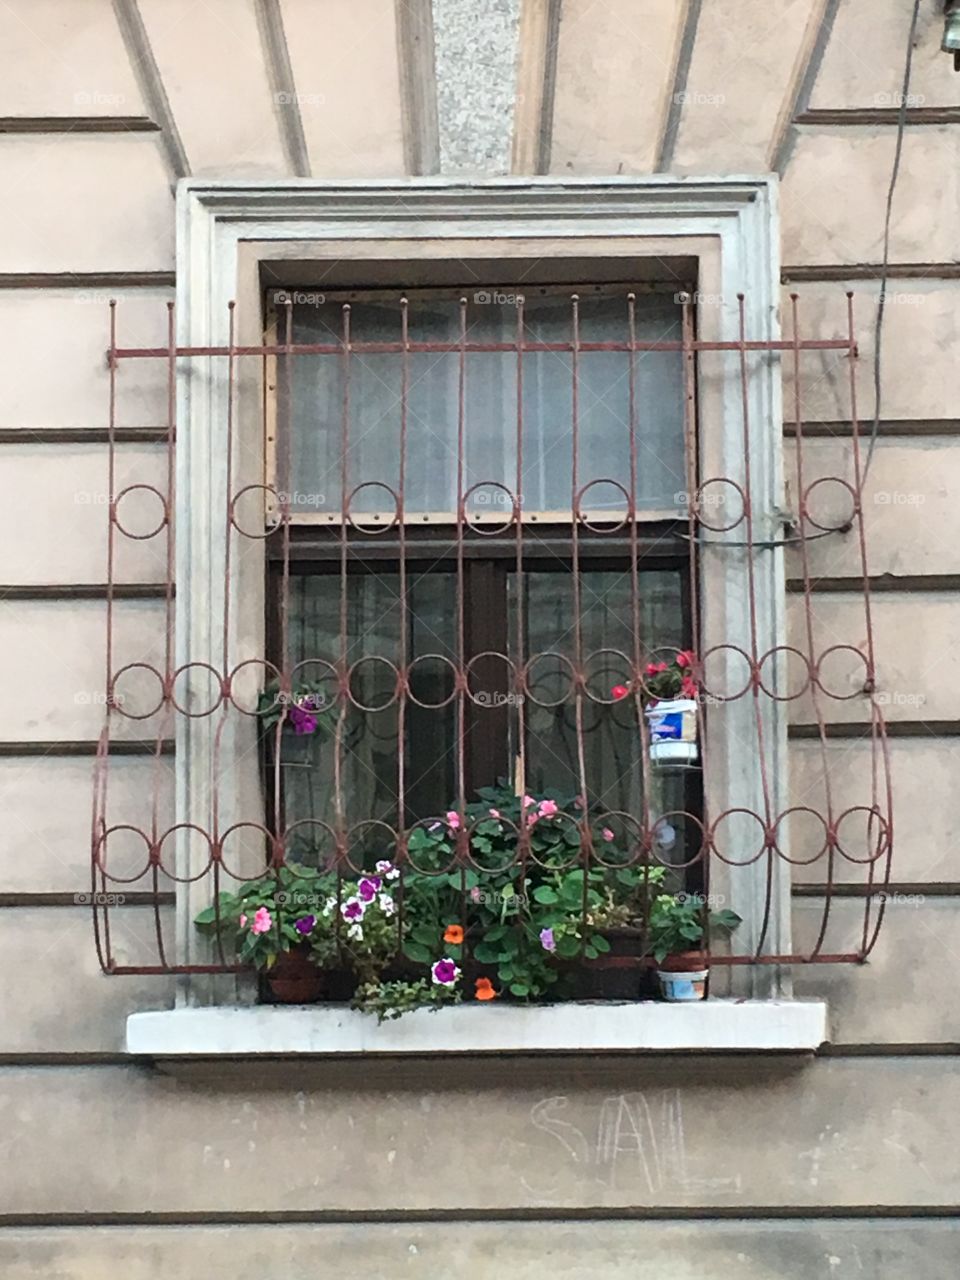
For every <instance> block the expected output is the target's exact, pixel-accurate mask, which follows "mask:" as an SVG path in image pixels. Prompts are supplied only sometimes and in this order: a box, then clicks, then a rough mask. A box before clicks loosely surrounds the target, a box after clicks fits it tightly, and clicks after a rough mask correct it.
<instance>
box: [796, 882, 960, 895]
mask: <svg viewBox="0 0 960 1280" xmlns="http://www.w3.org/2000/svg"><path fill="white" fill-rule="evenodd" d="M791 892H792V893H793V896H794V897H795V898H825V897H826V896H827V889H826V885H824V884H823V883H820V884H818V883H817V882H816V881H810V882H806V881H804V882H803V883H797V884H794V885H792V886H791ZM895 893H897V894H904V895H916V896H917V897H922V898H956V897H960V883H958V882H957V881H947V880H929V881H927V880H920V881H915V880H910V881H907V880H891V881H890V882H889V883H888V884H881V883H874V884H873V885H866V884H848V883H845V882H841V883H839V884H834V885H833V886H832V887H831V889H830V896H831V897H834V898H865V897H867V895H868V894H873V895H874V896H875V897H876V896H877V895H879V894H887V895H888V896H889V895H892V894H895Z"/></svg>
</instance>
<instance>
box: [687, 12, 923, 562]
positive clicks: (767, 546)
mask: <svg viewBox="0 0 960 1280" xmlns="http://www.w3.org/2000/svg"><path fill="white" fill-rule="evenodd" d="M920 3H921V0H914V3H913V14H912V16H911V19H910V33H909V35H908V37H907V52H906V59H905V62H904V68H903V81H902V86H901V90H900V100H899V102H898V104H897V107H898V112H897V140H896V146H895V148H894V154H893V169H892V170H891V173H890V184H889V186H888V188H887V201H886V211H885V214H884V221H883V261H882V265H881V268H880V297H879V301H878V304H877V319H876V324H875V328H874V340H873V392H874V413H873V423H872V425H871V428H870V442H869V444H868V445H867V456H866V459H865V461H864V464H863V472H862V475H861V489H862V488H863V485H864V484H866V480H867V473H868V472H869V470H870V464H871V463H872V462H873V454H874V450H875V449H876V446H877V437H878V436H879V434H880V415H881V409H882V391H881V386H880V373H881V347H882V343H883V318H884V313H885V311H886V304H887V282H888V280H889V277H890V227H891V222H892V219H893V200H894V196H895V195H896V192H897V182H898V180H899V178H900V163H901V160H902V159H903V141H904V136H905V134H906V129H907V109H908V106H909V100H910V81H911V77H912V74H913V47H914V42H915V40H916V36H917V26H918V23H919V20H920ZM851 528H852V525H849V524H847V525H843V526H841V527H840V528H838V529H826V530H824V531H823V532H821V533H810V534H804V535H801V536H800V537H796V538H778V539H773V540H770V541H758V542H727V541H726V540H725V539H704V538H696V539H695V541H696V542H698V543H699V544H700V545H701V546H707V547H753V548H756V549H757V550H760V551H772V550H774V549H775V548H776V547H793V546H798V545H799V544H800V543H802V542H816V540H817V539H818V538H827V537H829V536H830V535H831V534H832V533H848V532H849V531H850V529H851ZM682 536H683V537H686V538H689V535H688V534H684V535H682Z"/></svg>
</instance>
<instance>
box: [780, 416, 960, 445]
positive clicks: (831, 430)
mask: <svg viewBox="0 0 960 1280" xmlns="http://www.w3.org/2000/svg"><path fill="white" fill-rule="evenodd" d="M801 425H802V427H803V436H804V439H807V440H823V439H833V438H834V437H837V438H838V439H841V440H842V439H844V438H846V437H849V436H852V435H853V424H852V423H851V422H849V421H848V422H839V421H834V422H804V423H802V424H801ZM783 434H784V435H785V436H789V437H791V438H793V437H794V436H796V434H797V424H796V423H795V422H785V423H784V424H783ZM872 434H873V423H872V422H870V421H869V420H867V421H861V422H858V423H857V435H858V436H870V435H872ZM877 435H878V437H879V438H881V439H883V438H884V437H890V438H893V439H899V438H906V439H912V438H917V437H920V438H923V437H927V436H931V437H935V436H942V437H945V438H949V437H953V436H960V421H958V420H957V419H955V418H898V419H888V420H887V421H882V422H881V423H880V426H879V428H878V430H877Z"/></svg>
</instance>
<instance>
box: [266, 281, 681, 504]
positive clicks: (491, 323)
mask: <svg viewBox="0 0 960 1280" xmlns="http://www.w3.org/2000/svg"><path fill="white" fill-rule="evenodd" d="M626 292H627V290H626V288H624V292H623V296H609V295H603V296H601V295H597V296H594V295H591V294H586V295H585V296H584V297H583V298H582V300H581V302H580V304H579V317H580V319H579V327H580V341H581V342H624V341H626V340H627V339H628V337H629V329H628V313H627V303H626ZM504 296H507V297H509V298H510V299H511V301H510V302H504V303H501V302H497V301H495V299H497V298H502V297H504ZM484 297H486V298H489V299H490V301H488V302H482V301H481V302H476V301H474V300H473V299H476V298H484ZM470 298H471V301H470V304H469V306H468V310H467V341H468V342H471V343H514V342H515V341H516V337H517V310H516V305H515V303H513V301H512V298H513V295H501V294H495V293H491V294H484V293H473V294H471V295H470ZM459 315H460V308H459V303H458V301H457V299H456V298H455V297H450V298H449V299H443V298H439V299H438V298H435V297H431V298H418V297H417V295H416V293H413V294H411V299H410V308H409V337H410V340H411V341H412V342H433V343H454V344H455V343H457V342H458V341H459V334H460V318H459ZM350 324H351V338H352V341H353V342H355V343H356V342H378V343H388V342H392V343H396V342H399V341H400V340H401V314H400V306H399V299H398V300H396V301H391V302H363V301H358V302H354V303H352V304H351V312H350ZM342 325H343V320H342V310H341V306H340V304H338V303H337V304H335V303H327V304H324V305H322V306H295V307H294V340H295V341H297V342H304V343H307V342H328V341H339V340H340V338H341V336H342ZM636 332H637V337H638V339H641V340H656V341H659V340H676V339H678V338H679V336H680V311H679V308H678V307H677V306H676V304H675V303H674V302H673V300H672V298H671V297H670V296H668V295H660V294H640V295H639V296H638V297H637V301H636ZM572 337H573V323H572V308H571V303H570V300H569V297H567V296H562V295H558V294H547V293H539V292H537V291H532V292H531V293H530V294H529V295H528V296H527V297H526V302H525V328H524V340H525V341H526V342H528V343H558V342H560V343H569V342H571V341H572ZM630 360H631V356H630V354H629V353H628V352H625V351H593V352H590V351H587V352H581V353H580V355H579V360H578V377H577V383H578V441H579V443H578V449H577V463H578V477H577V483H578V487H579V488H581V489H582V488H583V486H584V485H586V484H589V483H590V482H591V481H594V480H600V479H615V480H616V481H617V483H618V484H619V485H622V486H623V487H624V488H625V489H629V487H630V477H631V458H630V400H629V388H630V373H629V370H630ZM633 360H634V366H635V379H636V427H637V479H636V486H635V487H636V500H637V504H638V506H639V507H641V508H646V509H653V510H663V509H667V510H673V509H675V508H677V507H678V506H679V505H682V502H681V499H680V498H678V495H679V494H680V493H682V491H683V490H684V489H685V488H686V484H685V481H684V465H683V422H682V413H683V381H682V363H681V355H680V353H679V352H640V353H637V354H635V355H634V356H633ZM402 361H403V357H402V355H401V354H400V353H398V352H354V353H353V354H352V355H351V357H350V361H349V364H350V374H349V409H348V413H347V418H346V460H347V476H346V486H345V489H346V493H347V495H350V494H351V492H352V491H353V490H355V489H356V488H357V486H358V485H361V484H363V485H367V486H369V487H367V488H364V489H363V490H361V492H360V493H358V494H356V495H355V496H354V497H353V499H352V500H351V510H352V511H354V512H365V513H371V512H372V513H383V512H384V511H385V510H387V511H390V510H392V507H393V499H392V498H390V497H389V496H388V494H387V493H386V492H385V491H384V489H383V488H381V487H379V486H387V487H388V488H389V489H391V490H393V492H394V493H398V492H399V488H400V442H401V420H402V408H401V405H402V373H401V367H402ZM459 369H460V355H459V353H458V352H456V351H453V352H411V353H410V354H409V356H408V369H407V373H408V390H407V398H406V404H407V410H406V449H405V459H406V466H405V472H406V474H405V480H404V497H405V509H406V511H407V512H408V513H418V512H427V511H429V512H439V513H450V512H453V511H455V510H456V505H457V501H456V500H457V492H458V472H459V466H460V458H459V454H458V422H459V377H460V373H459ZM573 374H574V357H573V353H572V352H571V351H546V352H526V353H524V356H523V395H522V420H523V423H522V431H521V436H520V439H521V451H522V462H521V467H520V474H519V477H518V474H517V438H518V432H517V416H518V415H517V407H518V406H517V375H518V359H517V354H516V352H515V351H506V352H470V353H468V354H467V355H466V356H465V372H464V380H465V381H464V385H465V395H464V401H465V413H464V450H463V459H462V464H463V475H462V485H463V490H464V492H467V491H469V490H471V489H473V490H474V494H473V496H472V498H471V499H470V500H469V505H470V509H471V510H472V511H474V512H476V513H477V514H478V515H483V514H493V515H497V514H500V512H498V511H497V510H496V508H497V507H500V508H503V509H506V510H509V506H510V502H511V499H510V498H509V497H508V496H507V495H505V494H503V492H502V491H501V490H498V489H491V488H490V487H484V486H490V485H503V486H505V487H506V488H507V489H508V490H509V491H510V494H512V495H516V496H517V497H518V499H519V501H520V502H521V504H522V507H523V509H524V510H525V511H527V512H536V511H569V510H570V509H571V507H572V505H573V502H572V492H573V479H574V476H573V461H574V448H573V427H574V416H573V387H574V376H573ZM291 390H292V400H293V405H294V409H293V431H292V441H291V465H292V472H291V474H292V476H293V477H294V480H293V481H292V482H291V485H290V488H291V491H292V492H293V494H294V498H293V502H292V509H293V511H294V513H295V514H303V513H304V512H308V511H320V512H334V513H335V512H339V511H341V510H342V502H343V492H344V484H343V474H342V458H343V456H344V450H343V449H342V444H343V441H344V404H345V396H344V392H345V374H344V364H343V360H342V359H341V357H339V356H330V355H324V356H298V357H296V358H295V359H293V360H292V362H291ZM371 482H376V485H375V486H374V485H372V484H371ZM624 502H625V498H624V495H623V493H622V492H620V491H619V490H617V489H615V488H614V487H613V486H612V485H609V484H605V485H600V486H596V487H595V488H593V489H591V490H590V491H589V493H588V494H587V495H586V498H585V500H584V505H585V506H586V507H588V508H590V509H591V510H598V511H603V510H619V509H622V508H623V505H624Z"/></svg>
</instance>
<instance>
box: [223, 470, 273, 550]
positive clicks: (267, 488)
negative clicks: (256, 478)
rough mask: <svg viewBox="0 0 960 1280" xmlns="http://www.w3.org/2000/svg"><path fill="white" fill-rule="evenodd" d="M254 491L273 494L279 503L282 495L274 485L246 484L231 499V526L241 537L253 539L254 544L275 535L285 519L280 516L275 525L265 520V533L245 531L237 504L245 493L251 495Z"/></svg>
mask: <svg viewBox="0 0 960 1280" xmlns="http://www.w3.org/2000/svg"><path fill="white" fill-rule="evenodd" d="M254 490H258V491H259V492H261V493H271V494H273V497H274V500H275V501H276V502H277V503H279V502H280V495H279V493H277V491H276V489H275V488H274V487H273V485H272V484H245V485H244V486H243V488H242V489H238V490H237V492H236V493H235V494H234V495H233V497H232V498H231V499H230V503H229V506H228V515H229V518H230V524H231V525H232V527H233V528H234V529H236V531H237V533H239V534H240V536H241V537H243V538H252V539H253V541H254V542H262V541H263V540H264V539H265V538H269V537H270V535H271V534H272V533H275V532H276V531H277V529H278V528H279V527H280V525H281V524H282V523H283V517H282V516H280V517H279V518H278V519H276V520H274V522H273V524H271V523H270V522H269V521H268V520H266V519H264V522H263V523H264V530H263V533H251V531H250V530H249V529H244V527H243V525H241V524H240V523H239V521H238V520H237V503H238V502H239V501H240V499H241V498H242V497H243V495H244V494H245V493H250V492H252V491H254Z"/></svg>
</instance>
